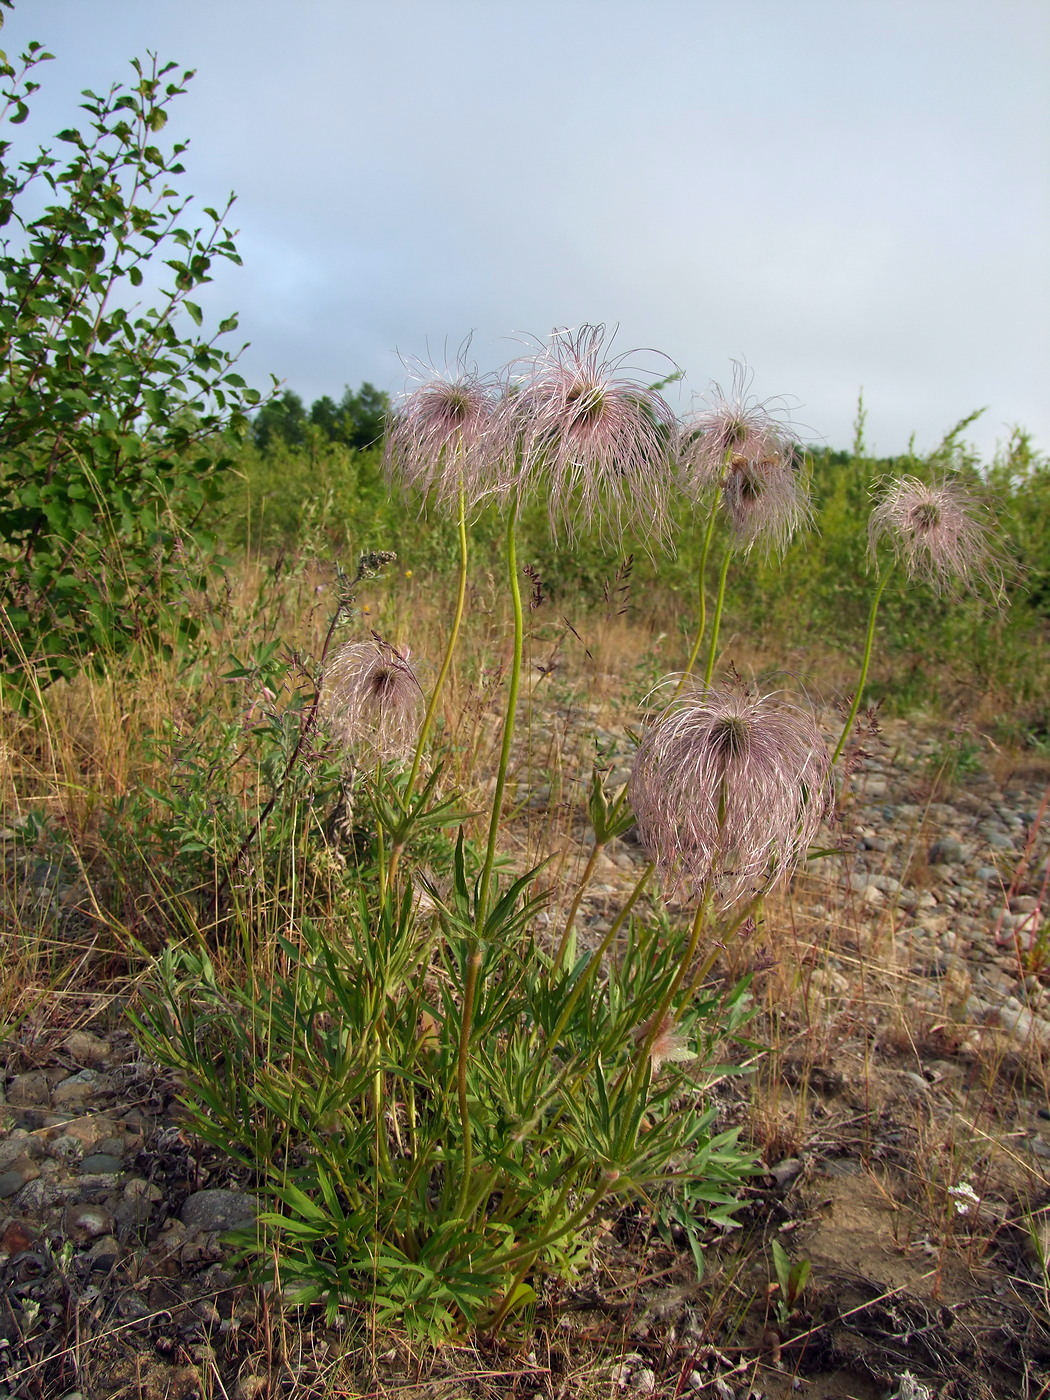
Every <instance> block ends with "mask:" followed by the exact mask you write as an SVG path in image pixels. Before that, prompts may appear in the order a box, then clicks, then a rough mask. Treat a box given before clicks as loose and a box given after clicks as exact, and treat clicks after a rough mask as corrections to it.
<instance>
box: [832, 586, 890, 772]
mask: <svg viewBox="0 0 1050 1400" xmlns="http://www.w3.org/2000/svg"><path fill="white" fill-rule="evenodd" d="M892 572H893V570H892V569H887V570H886V572H885V573H884V574H883V576H882V581H881V583H880V584H879V586H878V588H876V590H875V596H874V598H872V600H871V612H870V613H869V614H868V635H867V637H866V638H865V641H864V660H863V662H862V663H861V667H860V676H859V677H858V678H857V689H856V691H855V692H854V695H853V704H852V705H851V706H850V711H849V715H848V716H847V718H846V723H845V724H844V725H843V726H842V733H841V734H840V735H839V741H838V743H837V744H836V745H835V752H834V753H833V754H832V756H831V761H832V763H837V762H838V758H839V755H840V754H841V753H842V750H843V749H844V748H845V747H846V740H847V739H848V738H849V736H850V731H851V730H852V728H853V725H854V723H855V722H856V719H857V715H858V714H859V713H860V702H861V700H862V699H863V698H864V686H865V684H866V682H867V679H868V668H869V667H870V666H871V653H872V648H873V647H874V645H875V620H876V618H877V617H878V615H879V604H880V603H881V602H882V595H883V593H884V592H885V590H886V585H887V584H888V583H889V581H890V574H891V573H892Z"/></svg>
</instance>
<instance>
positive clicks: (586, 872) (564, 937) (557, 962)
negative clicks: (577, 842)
mask: <svg viewBox="0 0 1050 1400" xmlns="http://www.w3.org/2000/svg"><path fill="white" fill-rule="evenodd" d="M605 846H606V843H605V842H604V841H595V843H594V849H593V850H592V851H591V853H590V855H589V856H588V857H587V864H586V865H585V866H584V867H583V874H582V875H581V876H580V882H579V884H578V885H577V886H576V893H575V894H574V895H573V897H572V904H571V905H570V906H569V913H568V917H567V918H566V920H565V926H564V927H563V929H562V931H561V940H560V941H559V943H558V951H557V953H555V955H554V962H553V964H552V966H551V973H552V974H553V973H555V972H557V971H558V969H559V968H560V967H561V965H562V962H563V961H564V958H565V950H566V949H567V948H568V946H569V939H570V937H571V936H572V926H573V924H574V923H575V921H576V915H577V914H578V913H579V909H580V903H581V901H582V899H583V896H584V893H585V891H586V889H587V886H588V885H589V884H590V882H591V876H592V875H593V874H594V867H595V866H596V865H597V864H598V857H599V856H600V855H601V853H602V851H604V850H605Z"/></svg>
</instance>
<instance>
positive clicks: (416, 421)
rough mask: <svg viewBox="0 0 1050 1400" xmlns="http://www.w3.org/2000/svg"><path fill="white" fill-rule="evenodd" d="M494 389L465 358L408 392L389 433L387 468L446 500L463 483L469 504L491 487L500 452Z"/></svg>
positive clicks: (453, 496) (449, 500)
mask: <svg viewBox="0 0 1050 1400" xmlns="http://www.w3.org/2000/svg"><path fill="white" fill-rule="evenodd" d="M495 407H496V393H495V387H494V385H493V383H492V381H491V380H488V379H484V378H482V377H481V376H480V375H479V374H478V373H477V371H476V370H474V369H468V368H467V367H466V366H465V365H464V364H463V362H462V360H461V361H459V362H458V363H457V365H456V366H455V367H454V371H452V372H450V373H449V374H447V375H440V374H438V375H433V376H432V377H430V378H427V379H425V380H424V381H423V382H422V383H420V384H419V385H418V386H417V387H416V388H415V389H412V390H410V391H408V392H407V393H405V394H404V395H403V396H402V398H401V399H400V401H399V402H398V404H397V405H396V407H395V409H394V411H393V413H392V414H391V417H390V422H389V424H388V427H387V436H386V449H385V450H386V465H387V472H388V474H389V475H390V476H391V477H392V478H394V479H396V480H398V481H400V482H401V483H402V484H403V485H405V486H410V487H413V488H414V489H415V490H417V491H419V492H421V493H422V494H423V495H430V494H431V493H433V494H434V495H435V496H436V498H437V499H438V500H439V501H440V502H441V503H442V504H443V505H450V504H454V503H455V502H456V500H457V499H458V496H459V491H460V487H461V486H462V488H463V490H464V491H465V493H466V499H467V502H468V504H470V505H474V504H476V503H477V502H478V501H479V500H480V499H481V498H482V497H484V496H485V495H487V494H489V492H491V490H492V489H493V486H492V480H491V478H492V474H493V471H494V469H495V466H496V464H497V462H498V458H499V445H498V443H497V442H496V440H495V438H494V435H493V428H494V424H495Z"/></svg>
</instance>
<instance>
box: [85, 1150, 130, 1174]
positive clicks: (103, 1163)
mask: <svg viewBox="0 0 1050 1400" xmlns="http://www.w3.org/2000/svg"><path fill="white" fill-rule="evenodd" d="M121 1165H122V1163H121V1160H120V1158H119V1157H111V1156H109V1154H108V1153H105V1152H93V1153H92V1154H91V1156H90V1157H85V1158H84V1160H83V1161H82V1162H81V1163H80V1170H81V1171H82V1172H85V1173H87V1172H102V1173H105V1174H107V1175H108V1174H109V1173H112V1172H119V1171H120V1169H121Z"/></svg>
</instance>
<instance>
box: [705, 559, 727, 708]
mask: <svg viewBox="0 0 1050 1400" xmlns="http://www.w3.org/2000/svg"><path fill="white" fill-rule="evenodd" d="M732 558H733V548H732V545H728V544H727V545H726V552H725V557H724V558H723V560H722V568H721V570H720V571H719V575H718V597H717V598H716V599H715V617H714V621H713V622H712V624H711V646H710V648H709V649H708V653H707V665H706V666H705V667H704V685H705V686H709V685H710V684H711V677H712V675H713V674H714V669H715V657H716V656H717V654H718V629H719V628H720V627H721V625H722V608H723V607H724V606H725V600H726V577H727V575H728V573H729V564H730V561H731V560H732Z"/></svg>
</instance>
